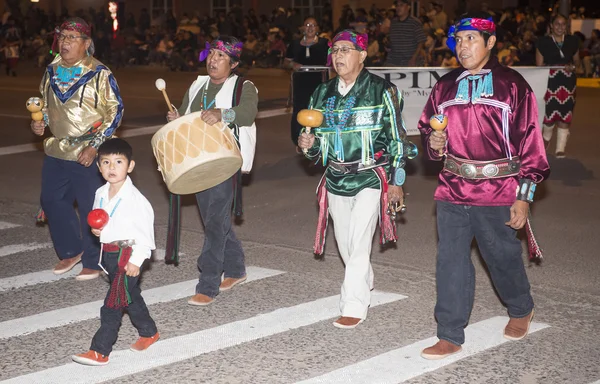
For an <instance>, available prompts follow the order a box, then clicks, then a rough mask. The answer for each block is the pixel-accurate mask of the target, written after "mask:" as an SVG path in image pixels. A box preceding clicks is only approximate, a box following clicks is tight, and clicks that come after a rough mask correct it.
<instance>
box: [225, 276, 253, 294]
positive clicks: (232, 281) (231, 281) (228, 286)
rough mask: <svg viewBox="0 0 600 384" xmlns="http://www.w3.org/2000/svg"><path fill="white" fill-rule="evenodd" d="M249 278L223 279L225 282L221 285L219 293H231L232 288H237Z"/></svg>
mask: <svg viewBox="0 0 600 384" xmlns="http://www.w3.org/2000/svg"><path fill="white" fill-rule="evenodd" d="M247 278H248V277H247V276H243V277H240V278H235V277H226V278H224V279H223V282H222V283H221V286H220V287H219V291H220V292H223V291H229V290H230V289H231V288H233V287H235V286H236V285H238V284H241V283H243V282H244V281H246V279H247Z"/></svg>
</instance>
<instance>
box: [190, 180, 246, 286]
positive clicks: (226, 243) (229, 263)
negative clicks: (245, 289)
mask: <svg viewBox="0 0 600 384" xmlns="http://www.w3.org/2000/svg"><path fill="white" fill-rule="evenodd" d="M234 177H235V176H234ZM233 193H234V190H233V179H232V178H229V179H227V180H225V181H224V182H222V183H221V184H218V185H215V186H214V187H212V188H209V189H207V190H205V191H202V192H198V193H196V201H197V203H198V208H199V209H200V216H202V222H203V223H204V246H203V247H202V253H201V255H200V257H199V258H198V269H200V271H201V273H200V280H199V281H198V284H197V285H196V293H201V294H203V295H206V296H208V297H215V296H217V295H218V294H219V285H221V275H224V276H225V277H226V278H227V277H232V278H240V277H244V276H246V266H245V263H244V250H243V249H242V244H241V243H240V241H239V240H238V238H237V237H236V235H235V232H234V231H233V227H232V224H231V204H232V203H233Z"/></svg>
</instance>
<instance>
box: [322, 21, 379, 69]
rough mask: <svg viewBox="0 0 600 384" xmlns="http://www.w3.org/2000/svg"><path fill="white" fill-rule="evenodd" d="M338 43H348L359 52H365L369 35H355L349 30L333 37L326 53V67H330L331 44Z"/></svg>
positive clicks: (355, 33)
mask: <svg viewBox="0 0 600 384" xmlns="http://www.w3.org/2000/svg"><path fill="white" fill-rule="evenodd" d="M338 41H349V42H351V43H352V44H354V45H355V46H357V47H358V48H360V49H361V50H363V51H366V50H367V46H368V45H369V35H367V34H366V33H357V32H355V31H353V30H350V29H346V30H344V31H342V32H340V33H338V34H337V35H335V37H334V38H333V41H330V42H329V51H327V65H328V66H330V65H331V48H332V47H333V44H335V43H336V42H338Z"/></svg>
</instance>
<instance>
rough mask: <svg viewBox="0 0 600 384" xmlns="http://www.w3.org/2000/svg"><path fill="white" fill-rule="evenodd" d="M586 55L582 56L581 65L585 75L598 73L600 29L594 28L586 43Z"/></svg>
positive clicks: (589, 75)
mask: <svg viewBox="0 0 600 384" xmlns="http://www.w3.org/2000/svg"><path fill="white" fill-rule="evenodd" d="M586 49H587V52H588V56H585V57H584V58H583V67H584V70H585V76H586V77H592V76H594V75H596V76H597V75H598V66H600V30H598V29H594V30H593V31H592V35H591V37H590V40H589V41H588V43H587V44H586Z"/></svg>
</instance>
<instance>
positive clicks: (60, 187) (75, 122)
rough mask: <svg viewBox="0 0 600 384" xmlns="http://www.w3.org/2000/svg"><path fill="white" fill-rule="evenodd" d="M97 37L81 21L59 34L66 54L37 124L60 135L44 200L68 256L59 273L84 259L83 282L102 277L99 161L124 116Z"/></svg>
mask: <svg viewBox="0 0 600 384" xmlns="http://www.w3.org/2000/svg"><path fill="white" fill-rule="evenodd" d="M90 36H91V30H90V26H89V25H88V24H87V23H86V22H85V21H84V20H83V19H80V18H78V17H74V18H71V19H68V20H67V21H65V22H64V23H63V24H62V25H61V26H60V28H57V29H56V31H55V35H54V44H53V46H52V49H56V43H58V47H59V48H60V54H59V55H57V56H56V58H55V59H54V61H52V63H51V64H50V65H49V66H48V68H47V69H46V72H45V73H44V77H43V79H42V83H41V84H40V92H41V93H42V97H43V99H44V105H45V108H46V109H45V111H44V120H41V121H32V122H31V129H32V131H33V132H34V133H35V134H36V135H39V136H42V135H44V132H45V129H46V127H48V128H49V129H50V132H51V133H52V136H51V137H49V138H47V139H46V140H45V141H44V151H45V152H46V157H45V158H44V166H43V169H42V193H41V199H40V200H41V204H42V209H43V211H44V214H45V215H46V218H47V220H48V224H49V227H50V235H51V236H52V241H53V243H54V248H55V250H56V253H57V254H58V257H59V258H60V259H61V261H60V262H59V263H58V264H57V265H56V267H55V268H54V273H55V274H62V273H66V272H68V271H69V270H71V269H72V268H73V267H74V266H75V265H76V264H77V263H79V262H80V261H81V262H82V263H83V269H82V271H81V273H80V274H79V275H78V276H77V277H76V279H77V280H89V279H94V278H96V277H98V276H100V267H99V266H98V259H99V252H100V245H99V243H98V241H97V239H96V237H95V236H94V235H92V233H91V231H90V227H89V226H88V224H87V221H86V218H87V216H88V213H89V212H90V210H91V209H92V205H93V203H94V194H95V191H96V189H98V188H99V187H100V186H101V185H102V182H103V180H102V177H101V175H100V173H99V172H98V168H97V167H96V165H95V161H94V160H95V158H96V153H97V151H98V147H99V146H100V144H102V143H103V142H104V141H105V140H106V139H108V138H110V137H111V136H112V134H113V133H114V132H115V130H116V129H117V128H118V127H119V125H120V124H121V119H122V117H123V102H122V100H121V96H120V94H119V87H118V86H117V81H116V80H115V78H114V76H113V75H112V73H111V72H110V70H109V69H108V68H107V67H106V66H105V65H104V64H102V63H101V62H99V61H98V60H96V59H95V58H94V57H93V56H92V55H93V54H94V43H93V42H92V40H91V38H90ZM75 201H77V209H78V212H79V215H77V213H76V212H75V208H74V206H73V203H74V202H75Z"/></svg>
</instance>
